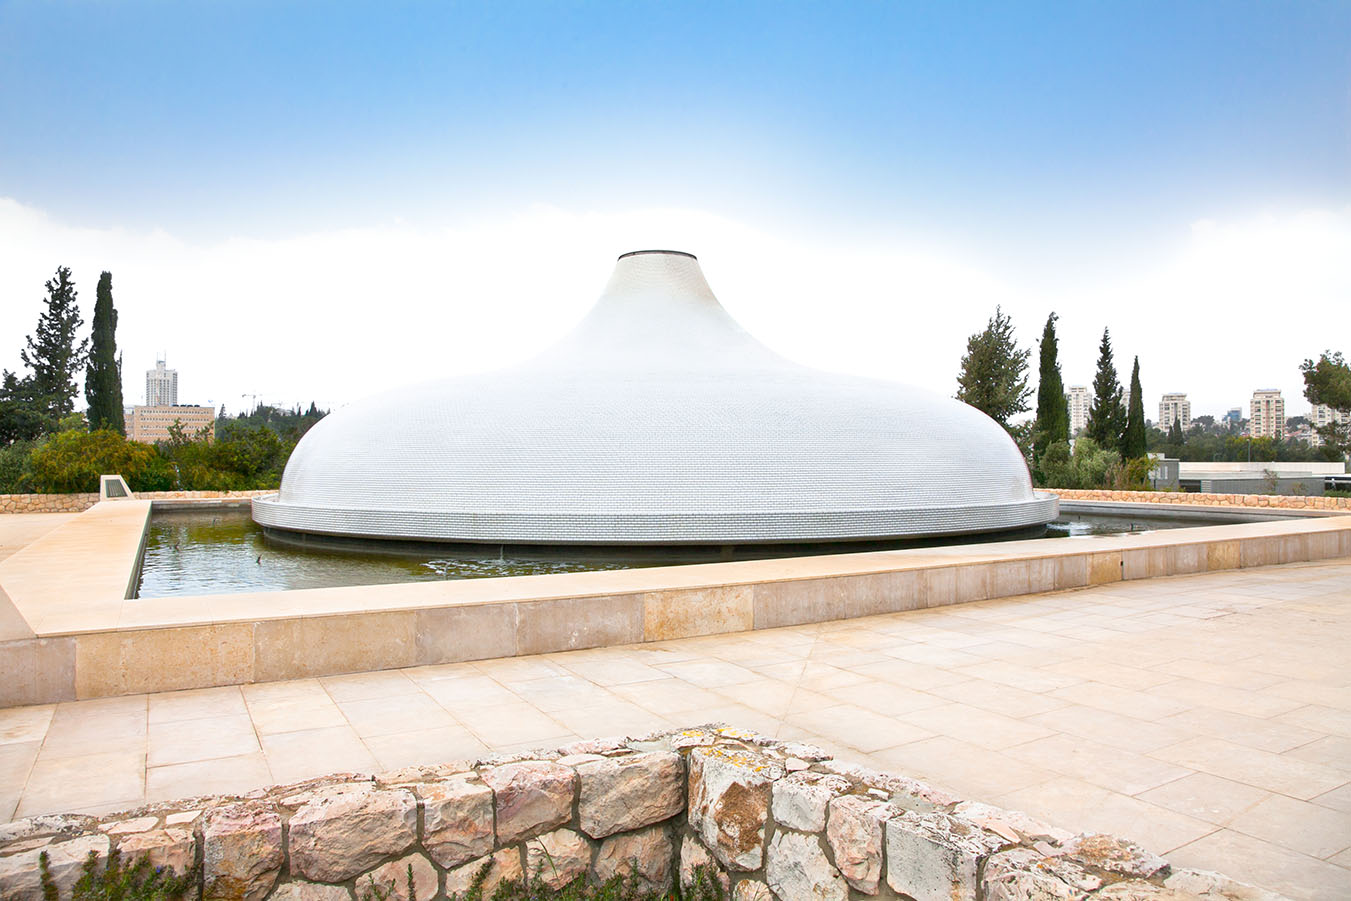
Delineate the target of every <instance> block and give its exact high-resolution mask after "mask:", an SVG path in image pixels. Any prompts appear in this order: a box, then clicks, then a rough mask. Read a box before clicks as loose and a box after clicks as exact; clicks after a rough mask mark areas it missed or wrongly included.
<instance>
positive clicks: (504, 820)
mask: <svg viewBox="0 0 1351 901" xmlns="http://www.w3.org/2000/svg"><path fill="white" fill-rule="evenodd" d="M481 775H482V778H483V781H484V782H486V783H487V784H488V787H489V788H491V789H492V790H493V796H494V803H495V806H496V810H497V841H498V843H499V844H503V845H510V844H512V843H513V842H518V841H520V840H521V839H524V838H531V837H532V836H536V835H539V834H540V833H541V832H548V831H549V830H551V829H556V828H558V827H559V826H562V825H563V824H564V823H567V822H568V821H569V820H571V819H572V801H573V796H574V794H575V791H574V786H573V781H574V775H573V772H572V770H571V769H569V768H568V767H565V766H559V765H558V764H556V763H548V762H546V761H542V760H527V761H522V762H520V763H508V764H504V765H503V766H498V767H493V768H491V769H488V770H484V771H483V773H482V774H481Z"/></svg>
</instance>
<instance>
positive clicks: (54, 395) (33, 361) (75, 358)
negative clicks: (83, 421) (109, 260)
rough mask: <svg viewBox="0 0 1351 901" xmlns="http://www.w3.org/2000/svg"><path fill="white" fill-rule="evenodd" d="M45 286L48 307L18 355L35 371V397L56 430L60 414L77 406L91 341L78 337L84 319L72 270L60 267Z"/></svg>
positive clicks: (49, 426)
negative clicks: (78, 380) (79, 378)
mask: <svg viewBox="0 0 1351 901" xmlns="http://www.w3.org/2000/svg"><path fill="white" fill-rule="evenodd" d="M46 288H47V301H46V303H47V309H46V310H44V311H43V312H42V315H41V316H39V317H38V326H37V329H36V330H35V331H34V333H33V334H31V335H29V336H28V346H27V347H26V348H24V349H23V350H20V351H19V358H20V359H22V360H23V362H24V365H26V366H28V368H30V369H32V370H33V375H32V376H31V380H32V387H33V395H34V398H35V400H36V401H37V404H38V409H39V410H40V412H41V414H42V416H43V418H44V419H45V420H46V429H47V430H48V431H55V430H56V424H57V423H58V422H59V421H60V420H61V417H62V416H66V415H68V414H69V413H70V412H71V411H73V410H74V409H75V393H76V388H75V373H76V372H78V371H79V370H80V367H81V366H83V365H84V358H85V353H86V350H87V349H88V347H89V340H88V339H85V340H82V341H79V342H77V341H76V340H75V333H76V331H77V330H79V328H80V326H82V325H84V320H83V319H81V318H80V308H79V307H78V306H77V305H76V292H75V283H74V282H72V281H71V280H70V269H69V268H67V267H66V266H60V267H58V268H57V270H56V277H55V278H54V279H49V280H48V281H47V284H46Z"/></svg>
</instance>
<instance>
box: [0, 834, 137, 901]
mask: <svg viewBox="0 0 1351 901" xmlns="http://www.w3.org/2000/svg"><path fill="white" fill-rule="evenodd" d="M111 846H112V840H111V839H109V838H108V836H106V835H81V836H77V837H75V838H72V839H70V840H69V841H64V842H57V843H44V844H42V845H39V846H37V847H32V848H29V849H28V850H25V851H20V852H18V853H16V854H11V855H9V856H7V857H0V898H6V899H11V898H12V899H16V901H30V899H31V901H40V899H41V898H42V881H41V869H40V864H39V862H38V858H39V857H41V855H42V854H43V853H44V852H45V853H46V854H47V870H48V872H49V873H51V875H52V881H53V882H55V883H56V887H57V889H58V891H59V892H60V893H61V896H62V897H70V894H71V891H72V890H73V889H74V888H75V883H76V882H77V881H79V878H80V875H81V873H82V871H83V867H84V862H85V860H86V859H87V858H88V857H89V852H91V851H92V852H94V853H95V854H97V855H98V857H99V860H100V861H102V860H106V859H107V857H108V851H109V850H110V849H111Z"/></svg>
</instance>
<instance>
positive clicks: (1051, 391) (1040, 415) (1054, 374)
mask: <svg viewBox="0 0 1351 901" xmlns="http://www.w3.org/2000/svg"><path fill="white" fill-rule="evenodd" d="M1056 318H1057V317H1056V314H1055V313H1052V314H1051V315H1050V316H1048V317H1047V318H1046V328H1044V329H1042V332H1041V368H1040V381H1039V382H1038V384H1037V424H1036V426H1034V428H1033V431H1032V453H1033V458H1034V459H1037V460H1040V459H1041V455H1042V454H1044V453H1046V448H1048V447H1050V446H1051V445H1052V444H1053V443H1055V442H1057V441H1065V440H1067V439H1068V438H1069V436H1070V405H1069V401H1068V400H1066V398H1065V383H1064V381H1063V380H1062V379H1061V378H1060V360H1059V350H1060V346H1059V342H1058V341H1057V339H1056V336H1055V321H1056Z"/></svg>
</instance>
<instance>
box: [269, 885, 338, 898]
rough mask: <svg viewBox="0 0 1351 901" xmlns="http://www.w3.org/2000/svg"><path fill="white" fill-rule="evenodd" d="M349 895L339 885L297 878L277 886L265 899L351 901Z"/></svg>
mask: <svg viewBox="0 0 1351 901" xmlns="http://www.w3.org/2000/svg"><path fill="white" fill-rule="evenodd" d="M351 897H352V896H351V895H349V894H348V893H347V889H346V888H345V887H343V886H341V885H324V884H322V883H319V882H304V881H301V880H297V881H295V882H288V883H285V884H284V885H279V886H277V890H276V891H275V892H273V893H272V894H271V895H270V896H269V897H268V899H267V901H351Z"/></svg>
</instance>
